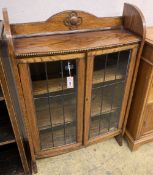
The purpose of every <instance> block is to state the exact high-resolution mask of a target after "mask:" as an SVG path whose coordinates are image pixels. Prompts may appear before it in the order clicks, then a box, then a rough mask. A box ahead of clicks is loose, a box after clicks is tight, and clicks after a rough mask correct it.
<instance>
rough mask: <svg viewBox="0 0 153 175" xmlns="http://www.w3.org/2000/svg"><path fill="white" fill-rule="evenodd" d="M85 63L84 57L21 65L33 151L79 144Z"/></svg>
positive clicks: (81, 125) (41, 154)
mask: <svg viewBox="0 0 153 175" xmlns="http://www.w3.org/2000/svg"><path fill="white" fill-rule="evenodd" d="M84 66H85V65H84V59H83V58H81V59H75V58H74V59H69V60H60V61H51V62H38V63H30V64H20V66H19V69H20V76H21V82H22V87H23V91H24V98H25V104H26V105H27V106H26V109H27V113H28V119H29V124H30V125H31V134H32V139H33V142H34V148H35V151H36V154H39V155H40V156H43V151H45V150H48V149H49V151H48V152H47V153H46V154H49V155H54V154H55V152H56V151H58V149H59V152H58V154H59V153H60V151H61V152H62V151H64V149H71V147H75V146H79V145H81V144H82V129H83V100H84V70H85V68H84ZM30 91H31V92H30ZM61 148H63V149H61Z"/></svg>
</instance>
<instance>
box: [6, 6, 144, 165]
mask: <svg viewBox="0 0 153 175" xmlns="http://www.w3.org/2000/svg"><path fill="white" fill-rule="evenodd" d="M3 16H4V34H5V37H6V40H7V44H8V53H9V60H11V64H12V71H13V74H14V80H15V82H16V87H17V91H18V95H19V103H20V106H21V109H22V112H23V117H24V122H25V123H24V124H25V126H26V131H27V133H28V141H29V145H30V148H31V154H32V162H33V163H34V162H35V158H42V157H48V156H55V155H58V154H61V153H65V152H68V151H71V150H74V149H77V148H80V147H82V146H83V145H85V146H87V145H90V144H92V143H95V142H98V141H101V140H104V139H108V138H111V137H115V138H116V140H117V141H118V143H119V144H120V145H122V136H123V134H124V131H125V126H126V121H127V116H128V111H129V106H130V102H131V98H132V94H133V88H134V84H135V79H136V75H137V69H138V65H139V61H140V55H141V51H142V47H143V44H144V38H145V22H144V18H143V15H142V13H141V12H140V10H139V9H138V8H137V7H135V6H133V5H130V4H125V5H124V10H123V15H122V16H121V17H108V18H107V17H106V18H98V17H96V16H94V15H92V14H89V13H86V12H83V11H74V10H73V11H64V12H61V13H58V14H56V15H54V16H52V17H50V18H49V19H47V20H46V21H43V22H35V23H26V24H25V23H23V24H9V19H8V14H7V10H6V9H4V10H3ZM70 87H71V88H70Z"/></svg>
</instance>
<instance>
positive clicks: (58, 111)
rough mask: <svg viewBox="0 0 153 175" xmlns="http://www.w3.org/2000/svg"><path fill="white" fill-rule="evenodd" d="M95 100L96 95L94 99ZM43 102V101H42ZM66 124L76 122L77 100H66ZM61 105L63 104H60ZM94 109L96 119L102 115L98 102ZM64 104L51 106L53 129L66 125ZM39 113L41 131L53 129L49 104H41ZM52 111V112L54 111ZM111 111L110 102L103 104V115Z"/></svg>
mask: <svg viewBox="0 0 153 175" xmlns="http://www.w3.org/2000/svg"><path fill="white" fill-rule="evenodd" d="M92 98H94V95H93V97H92ZM40 100H41V99H40ZM65 102H66V103H65V105H64V107H65V109H64V113H65V115H64V116H65V122H66V123H72V122H74V121H76V116H75V100H74V98H73V97H72V98H68V99H65ZM60 103H61V104H60ZM93 103H94V107H93V108H92V113H91V116H92V117H95V116H97V115H99V113H100V105H99V104H97V101H94V102H93ZM61 105H62V102H61V101H56V102H54V104H53V103H52V104H51V106H52V107H53V108H52V109H53V111H51V114H52V127H57V126H60V125H64V119H63V111H62V106H61ZM37 108H38V109H39V111H38V112H37V123H38V127H39V128H40V130H43V129H47V128H51V122H50V114H49V108H48V104H47V103H44V104H43V103H42V101H41V103H40V104H39V106H37ZM52 109H51V110H52ZM113 109H114V110H115V109H116V106H113ZM109 111H110V104H109V102H108V101H105V102H104V103H103V110H102V113H103V114H104V113H109Z"/></svg>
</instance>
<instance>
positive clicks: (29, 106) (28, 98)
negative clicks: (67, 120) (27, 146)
mask: <svg viewBox="0 0 153 175" xmlns="http://www.w3.org/2000/svg"><path fill="white" fill-rule="evenodd" d="M70 59H76V64H77V80H78V88H77V94H78V95H77V136H76V137H77V138H76V139H77V142H76V143H74V144H69V145H64V146H60V147H55V148H47V149H42V150H41V148H40V138H39V131H38V127H37V121H36V111H35V106H34V101H33V92H32V82H31V78H30V77H31V76H30V70H29V64H30V63H40V62H53V61H60V60H70ZM26 60H27V61H25V60H24V59H20V60H19V62H18V70H19V75H20V81H21V86H22V91H23V98H24V103H25V106H26V111H27V118H28V123H27V126H28V129H29V132H30V133H31V135H32V138H33V139H32V140H33V147H34V151H35V155H36V157H37V158H41V157H48V156H55V155H58V154H61V153H64V152H68V151H70V150H74V149H76V147H80V146H81V145H82V139H83V112H84V111H83V107H84V83H85V80H84V79H85V54H84V53H82V54H69V55H57V56H48V57H41V59H40V58H39V57H38V58H30V61H29V60H28V59H26Z"/></svg>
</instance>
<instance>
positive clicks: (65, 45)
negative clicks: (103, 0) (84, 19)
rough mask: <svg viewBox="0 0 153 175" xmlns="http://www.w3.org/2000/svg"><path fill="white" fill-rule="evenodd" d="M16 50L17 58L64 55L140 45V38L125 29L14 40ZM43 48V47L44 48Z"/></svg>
mask: <svg viewBox="0 0 153 175" xmlns="http://www.w3.org/2000/svg"><path fill="white" fill-rule="evenodd" d="M13 41H14V48H15V53H16V55H17V56H24V55H25V54H26V55H28V54H29V55H30V54H31V53H33V54H34V53H35V54H39V53H40V52H41V55H42V54H44V55H45V54H47V53H48V52H52V53H60V52H61V51H62V52H64V53H68V52H74V50H75V51H76V50H78V51H79V50H81V51H86V50H88V49H96V48H105V49H106V48H111V47H113V46H115V47H117V46H121V45H127V44H133V43H138V42H139V41H140V38H139V37H137V36H135V35H133V34H132V33H130V32H129V31H126V30H123V29H116V30H107V31H94V32H83V33H73V34H64V35H51V36H49V35H48V36H45V35H44V36H43V35H42V36H35V38H34V39H33V37H27V38H26V37H21V38H18V39H17V38H16V39H15V38H14V40H13ZM42 46H43V47H42Z"/></svg>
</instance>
